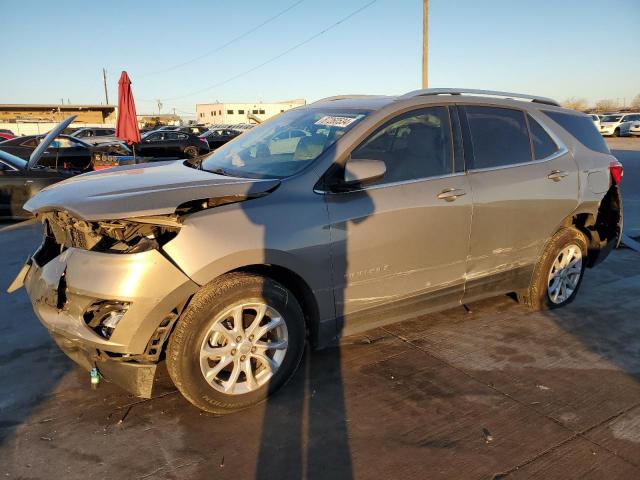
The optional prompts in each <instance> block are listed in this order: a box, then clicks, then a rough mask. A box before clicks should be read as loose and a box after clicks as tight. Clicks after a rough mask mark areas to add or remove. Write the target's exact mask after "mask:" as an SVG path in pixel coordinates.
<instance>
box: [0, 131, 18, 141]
mask: <svg viewBox="0 0 640 480" xmlns="http://www.w3.org/2000/svg"><path fill="white" fill-rule="evenodd" d="M12 138H16V136H15V135H11V134H10V133H3V132H0V142H4V141H5V140H11V139H12Z"/></svg>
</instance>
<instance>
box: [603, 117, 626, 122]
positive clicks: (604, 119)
mask: <svg viewBox="0 0 640 480" xmlns="http://www.w3.org/2000/svg"><path fill="white" fill-rule="evenodd" d="M621 118H622V115H605V116H604V118H603V119H602V121H603V122H618V121H620V119H621Z"/></svg>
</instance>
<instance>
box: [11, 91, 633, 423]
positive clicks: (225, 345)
mask: <svg viewBox="0 0 640 480" xmlns="http://www.w3.org/2000/svg"><path fill="white" fill-rule="evenodd" d="M292 132H295V135H293V134H291V133H292ZM621 176H622V167H621V165H620V164H619V163H618V162H617V161H616V159H615V158H614V157H612V156H611V154H610V152H609V149H608V148H607V146H606V144H605V142H604V140H603V139H602V137H601V136H600V135H599V133H598V131H597V129H596V128H595V126H594V124H593V121H592V120H591V118H590V117H588V116H587V115H583V114H580V113H577V112H575V111H572V110H567V109H564V108H560V107H559V106H558V104H557V103H556V102H555V101H553V100H550V99H545V98H540V97H532V96H527V95H518V94H511V93H504V92H487V91H476V90H449V89H431V90H419V91H415V92H411V93H408V94H406V95H402V96H399V97H386V96H350V97H347V96H345V97H332V98H327V99H324V100H321V101H318V102H316V103H313V104H310V105H307V106H304V107H301V108H297V109H294V110H289V111H287V112H285V113H283V114H281V115H279V116H277V117H275V118H273V119H272V120H270V121H267V122H265V123H264V124H262V125H260V126H258V127H256V128H254V129H252V130H250V131H248V132H246V133H244V134H242V135H240V136H239V137H237V138H236V139H234V140H233V141H231V142H229V143H228V144H226V145H224V146H223V147H221V148H219V149H218V150H216V151H215V152H213V153H211V154H209V155H208V156H206V157H204V158H199V159H192V160H187V161H175V162H162V163H151V164H145V165H132V166H128V167H121V168H116V169H113V170H108V171H106V172H103V173H89V174H86V175H81V176H79V177H74V178H72V179H70V180H67V181H64V182H62V183H59V184H57V185H54V186H52V187H48V188H46V189H45V190H43V191H42V192H40V193H39V194H38V195H37V196H35V197H34V198H32V199H31V200H30V201H29V202H28V203H27V204H26V207H25V208H26V209H27V210H29V211H31V212H33V213H34V214H35V215H36V216H37V217H38V218H39V219H40V220H41V221H42V222H43V223H44V226H45V236H44V242H43V244H42V246H41V247H40V248H39V249H38V250H37V251H36V252H35V253H34V255H33V256H32V258H31V259H30V260H29V262H27V265H25V268H24V269H23V270H22V272H21V274H20V275H19V277H18V278H17V279H16V283H15V285H14V286H13V287H14V288H16V287H18V286H19V285H21V284H22V283H24V285H25V286H26V288H27V291H28V293H29V296H30V298H31V301H32V303H33V308H34V310H35V312H36V314H37V316H38V317H39V318H40V320H41V321H42V323H43V324H44V325H45V327H46V328H47V329H48V330H49V331H50V332H51V335H52V337H53V338H54V340H55V341H56V342H57V343H58V345H59V346H60V348H62V349H63V350H64V351H65V352H66V353H67V354H68V355H69V356H70V357H71V358H73V359H74V360H75V361H76V362H77V363H79V364H80V365H82V366H84V367H85V368H86V369H88V370H89V369H97V371H98V372H99V374H100V375H101V376H103V377H104V378H106V379H107V380H111V381H114V382H116V383H118V384H119V385H121V386H123V387H125V388H126V389H128V390H130V391H132V392H134V393H136V394H137V395H140V396H149V395H150V394H151V389H152V385H153V379H154V375H155V372H156V368H157V365H158V363H159V362H161V361H166V364H167V368H168V371H169V374H170V376H171V378H172V380H173V382H174V383H175V385H176V386H177V388H178V389H179V390H180V391H181V392H182V393H183V395H184V396H185V397H186V398H187V399H188V400H189V401H190V402H192V403H193V404H194V405H196V406H197V407H199V408H201V409H203V410H207V411H210V412H216V413H225V412H229V411H233V410H238V409H241V408H244V407H247V406H249V405H251V404H254V403H256V402H258V401H260V400H261V399H264V398H265V397H266V396H267V395H268V394H269V393H270V392H273V391H274V390H276V389H278V388H279V387H280V386H282V385H283V384H284V383H285V382H286V381H287V380H288V379H289V378H290V377H291V376H292V374H293V373H294V371H295V370H296V368H297V366H298V364H299V363H300V359H301V357H302V353H303V350H304V347H305V342H307V341H308V342H309V343H310V344H311V345H312V346H313V347H316V348H321V347H324V346H327V345H329V344H331V343H333V342H334V341H335V340H336V339H337V338H339V337H340V336H341V335H345V334H350V333H354V332H357V331H361V330H364V329H369V328H372V327H375V326H380V325H384V324H388V323H390V322H395V321H398V320H401V319H405V318H408V317H411V316H416V315H418V314H422V313H425V312H429V311H434V310H441V309H446V308H450V307H454V306H456V305H460V304H462V303H466V302H472V301H474V300H478V299H481V298H485V297H490V296H495V295H502V294H506V293H509V292H515V293H516V294H517V296H518V298H519V299H520V300H521V301H522V302H524V303H526V304H527V305H529V306H530V307H531V308H533V309H543V308H555V307H559V306H562V305H565V304H567V303H569V302H571V301H572V300H573V298H574V297H575V295H576V293H577V291H578V288H579V287H580V282H581V280H582V276H583V273H584V270H585V267H588V266H593V265H595V264H596V263H597V262H598V261H599V260H602V259H603V258H604V257H606V255H607V254H608V252H609V251H610V249H611V248H612V247H614V246H616V244H617V242H618V241H619V238H620V234H621V225H622V209H621V199H620V193H619V189H618V184H619V182H620V179H621ZM95 372H96V370H94V375H95Z"/></svg>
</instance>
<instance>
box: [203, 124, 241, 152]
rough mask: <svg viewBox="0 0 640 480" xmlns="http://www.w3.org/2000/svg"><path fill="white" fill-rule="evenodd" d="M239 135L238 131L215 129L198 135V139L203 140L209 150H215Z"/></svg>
mask: <svg viewBox="0 0 640 480" xmlns="http://www.w3.org/2000/svg"><path fill="white" fill-rule="evenodd" d="M241 133H242V132H239V131H238V130H231V129H229V128H216V129H213V130H209V131H207V132H205V133H203V134H202V135H200V138H204V139H205V140H206V141H207V144H208V145H209V148H210V149H211V150H215V149H216V148H219V147H221V146H222V145H224V144H225V143H227V142H228V141H229V140H233V139H234V138H236V137H237V136H238V135H240V134H241Z"/></svg>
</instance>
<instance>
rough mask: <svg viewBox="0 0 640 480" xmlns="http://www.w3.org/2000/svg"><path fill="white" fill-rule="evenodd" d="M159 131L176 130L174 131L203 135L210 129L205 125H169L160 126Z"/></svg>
mask: <svg viewBox="0 0 640 480" xmlns="http://www.w3.org/2000/svg"><path fill="white" fill-rule="evenodd" d="M157 130H158V131H174V132H186V133H193V134H194V135H202V134H204V133H206V132H208V131H209V129H208V128H207V127H205V126H204V125H167V126H165V127H160V128H158V129H157Z"/></svg>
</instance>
